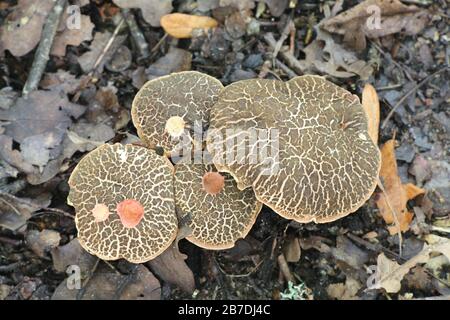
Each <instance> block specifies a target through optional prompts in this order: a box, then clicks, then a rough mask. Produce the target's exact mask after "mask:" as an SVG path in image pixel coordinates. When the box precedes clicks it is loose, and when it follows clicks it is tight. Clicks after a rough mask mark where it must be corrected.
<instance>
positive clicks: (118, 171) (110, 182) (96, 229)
mask: <svg viewBox="0 0 450 320" xmlns="http://www.w3.org/2000/svg"><path fill="white" fill-rule="evenodd" d="M69 186H70V192H69V197H68V203H69V204H71V205H72V206H74V207H75V211H76V216H75V224H76V227H77V230H78V239H79V242H80V244H81V245H82V246H83V248H85V249H86V250H87V251H88V252H89V253H91V254H93V255H96V256H98V257H99V258H101V259H103V260H116V259H120V258H124V259H126V260H128V261H130V262H133V263H142V262H145V261H148V260H151V259H153V258H155V257H156V256H158V255H159V254H160V253H162V252H163V251H164V250H165V249H166V248H167V247H169V245H170V244H171V243H172V241H173V240H174V239H175V237H176V234H177V230H178V221H177V217H176V211H175V200H174V191H173V166H172V164H171V163H170V161H169V160H168V159H167V158H165V157H161V156H158V155H157V154H156V153H155V151H153V150H150V149H147V148H144V147H139V146H135V145H121V144H114V145H110V144H105V145H102V146H100V147H98V148H97V149H95V150H93V151H91V152H90V153H89V154H87V155H86V156H85V157H84V158H83V159H81V161H80V162H79V163H78V165H77V166H76V168H75V169H74V171H73V172H72V175H71V176H70V178H69ZM142 208H143V216H141V214H142ZM108 212H109V215H108ZM99 216H100V218H101V219H98V217H99ZM96 217H97V218H96ZM105 217H106V219H104V218H105ZM121 218H122V219H125V220H123V221H125V222H123V221H122V220H121ZM102 219H104V220H102Z"/></svg>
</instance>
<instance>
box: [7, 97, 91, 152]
mask: <svg viewBox="0 0 450 320" xmlns="http://www.w3.org/2000/svg"><path fill="white" fill-rule="evenodd" d="M84 111H85V108H84V107H83V106H81V105H78V104H74V103H71V102H70V101H69V100H68V99H67V96H66V95H64V94H61V93H59V92H54V91H33V92H31V93H30V94H29V95H28V97H27V98H23V97H20V98H19V99H17V101H16V104H15V105H14V106H13V107H11V108H10V109H9V110H0V119H1V120H6V121H10V124H9V125H6V134H7V135H8V136H10V137H12V138H13V139H14V140H15V141H17V142H20V143H21V142H23V141H24V139H25V138H27V137H31V136H34V135H38V134H43V133H46V132H55V133H58V132H62V133H64V132H65V130H66V129H67V128H68V127H69V126H70V124H71V123H72V119H71V118H75V119H76V118H78V117H80V116H81V115H82V114H83V113H84Z"/></svg>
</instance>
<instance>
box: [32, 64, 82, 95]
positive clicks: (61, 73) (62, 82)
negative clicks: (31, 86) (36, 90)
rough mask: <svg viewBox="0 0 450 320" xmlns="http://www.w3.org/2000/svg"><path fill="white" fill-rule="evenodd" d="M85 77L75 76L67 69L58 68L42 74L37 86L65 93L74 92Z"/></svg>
mask: <svg viewBox="0 0 450 320" xmlns="http://www.w3.org/2000/svg"><path fill="white" fill-rule="evenodd" d="M85 79H86V78H85V77H80V78H77V77H76V76H75V75H73V74H71V73H69V72H68V71H65V70H62V69H58V71H57V72H54V73H46V74H44V77H43V79H42V80H41V82H40V83H39V86H40V87H41V88H42V89H46V90H54V91H62V92H64V93H66V94H74V93H75V92H76V91H77V90H78V89H79V87H80V85H81V83H82V82H83V81H85Z"/></svg>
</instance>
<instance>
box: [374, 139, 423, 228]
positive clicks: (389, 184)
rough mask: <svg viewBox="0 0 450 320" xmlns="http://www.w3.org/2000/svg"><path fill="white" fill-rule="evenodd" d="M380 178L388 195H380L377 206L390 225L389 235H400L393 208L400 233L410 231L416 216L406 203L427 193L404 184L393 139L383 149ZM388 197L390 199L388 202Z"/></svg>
mask: <svg viewBox="0 0 450 320" xmlns="http://www.w3.org/2000/svg"><path fill="white" fill-rule="evenodd" d="M380 178H381V180H382V183H383V187H384V189H385V191H386V195H385V194H384V193H380V194H379V197H378V199H377V200H376V205H377V207H378V209H379V210H380V214H381V216H382V217H383V219H384V221H385V222H386V223H387V224H388V225H389V226H388V230H389V233H390V234H391V235H394V234H396V233H398V227H397V226H396V225H392V224H394V223H395V217H394V215H393V212H392V210H391V207H392V209H393V210H395V214H396V215H397V219H398V223H399V227H400V231H402V232H405V231H408V230H409V226H410V224H411V222H412V219H413V217H414V214H413V213H412V212H410V211H408V209H407V208H406V203H407V202H408V200H411V199H413V198H415V197H416V196H418V195H419V194H423V193H425V190H424V189H421V188H419V187H416V186H415V185H413V184H411V183H408V184H402V182H401V179H400V177H399V175H398V170H397V160H396V158H395V140H393V139H392V140H389V141H387V142H386V143H385V144H384V145H383V146H382V147H381V170H380ZM386 196H387V197H388V199H387V200H386ZM388 201H389V202H388Z"/></svg>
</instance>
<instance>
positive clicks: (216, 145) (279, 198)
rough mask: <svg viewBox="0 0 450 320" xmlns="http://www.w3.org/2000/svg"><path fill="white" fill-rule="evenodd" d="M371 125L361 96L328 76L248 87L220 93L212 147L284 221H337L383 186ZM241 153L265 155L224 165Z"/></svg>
mask: <svg viewBox="0 0 450 320" xmlns="http://www.w3.org/2000/svg"><path fill="white" fill-rule="evenodd" d="M367 121H368V120H367V118H366V115H365V113H364V110H363V108H362V105H361V104H360V102H359V99H358V97H357V96H355V95H352V94H351V93H350V92H348V91H347V90H345V89H343V88H340V87H338V86H336V85H334V84H333V83H331V82H329V81H327V80H325V79H323V78H322V77H319V76H310V75H307V76H301V77H296V78H294V79H292V80H290V81H288V82H281V81H273V80H262V79H252V80H244V81H239V82H236V83H233V84H231V85H229V86H227V87H226V88H225V89H224V90H223V91H222V92H221V94H220V96H219V101H218V102H217V103H216V104H215V105H214V108H213V110H212V111H211V116H210V127H209V128H210V129H209V132H208V138H207V148H208V151H209V152H210V153H211V155H212V157H213V162H214V164H215V165H216V167H217V168H218V170H219V171H223V172H229V173H231V174H232V175H233V177H234V178H235V179H236V181H237V182H238V187H239V188H240V189H244V188H247V187H249V186H252V187H253V190H254V192H255V195H256V197H257V198H258V200H260V201H261V202H263V203H264V204H266V205H267V206H269V207H270V208H272V209H273V210H274V211H275V212H277V213H278V214H280V215H281V216H283V217H285V218H288V219H293V220H296V221H298V222H302V223H306V222H310V221H314V222H316V223H325V222H331V221H334V220H337V219H339V218H341V217H344V216H346V215H348V214H350V213H351V212H354V211H356V210H357V209H358V208H359V207H360V206H362V205H363V204H364V203H365V201H367V199H368V198H369V197H370V195H371V194H372V192H373V191H374V189H375V187H376V184H377V177H378V172H379V170H380V162H381V161H380V153H379V150H378V148H377V146H376V145H374V143H373V142H372V140H371V138H370V136H369V133H368V125H367ZM227 130H228V132H231V134H228V135H227ZM255 132H256V134H257V135H256V137H257V139H256V140H255V139H252V138H249V137H251V136H253V137H254V136H255ZM258 142H259V143H260V144H259V145H257V143H258ZM227 143H228V144H229V145H230V146H231V147H228V148H227V147H226V144H227ZM264 145H265V146H266V147H267V148H264V147H262V146H264ZM239 150H258V151H254V152H245V154H244V156H243V157H242V158H239V157H234V158H233V157H232V158H231V160H230V159H225V156H224V154H225V153H226V152H229V151H233V152H234V154H237V153H238V151H239ZM258 152H261V153H260V154H259V153H258ZM264 152H266V155H264ZM255 156H256V157H257V158H256V160H255Z"/></svg>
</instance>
